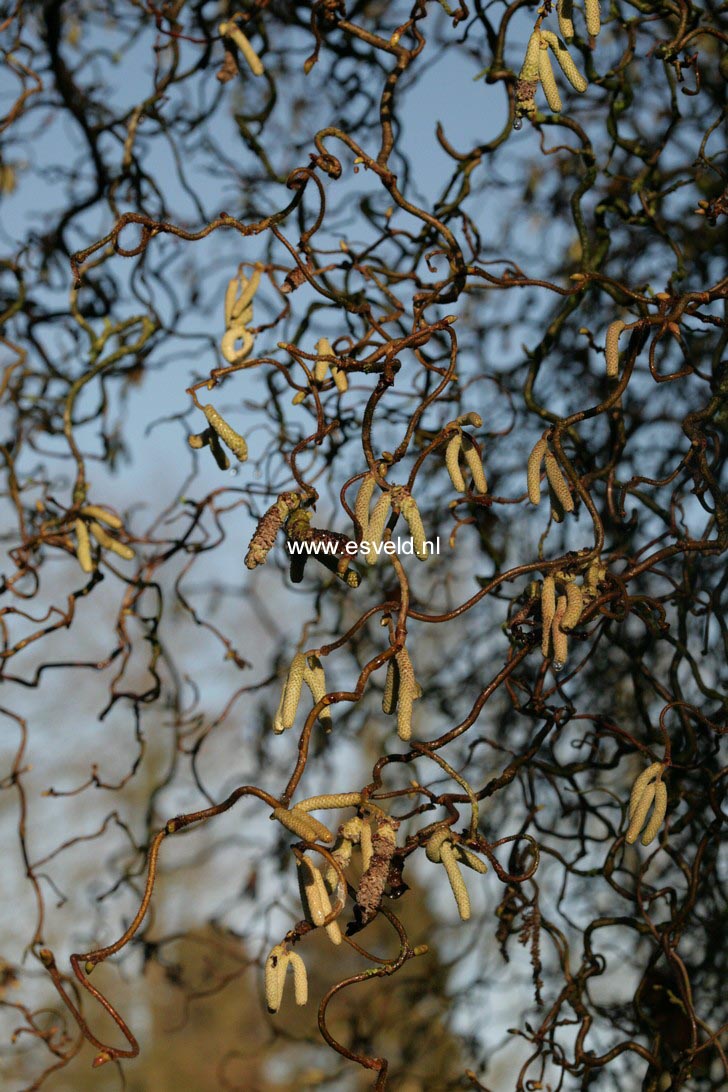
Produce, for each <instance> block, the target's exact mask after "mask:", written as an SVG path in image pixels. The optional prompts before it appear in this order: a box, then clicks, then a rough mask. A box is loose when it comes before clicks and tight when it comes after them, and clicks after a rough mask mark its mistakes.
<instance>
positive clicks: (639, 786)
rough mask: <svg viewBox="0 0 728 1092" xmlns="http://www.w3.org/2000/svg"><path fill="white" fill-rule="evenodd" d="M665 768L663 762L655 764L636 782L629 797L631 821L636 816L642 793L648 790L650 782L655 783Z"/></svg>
mask: <svg viewBox="0 0 728 1092" xmlns="http://www.w3.org/2000/svg"><path fill="white" fill-rule="evenodd" d="M663 769H664V766H663V764H662V763H661V762H653V763H652V765H651V766H648V767H647V769H646V770H643V771H642V773H641V774H640V775H639V777H638V778H637V779H636V780H635V783H634V785H633V786H632V792H631V793H630V797H629V809H628V815H629V818H630V819H631V818H632V816H633V815H634V812H635V808H636V807H637V802H638V801H639V799H640V797H641V796H642V793H643V792H644V791H645V789H646V788H647V786H648V784H649V783H650V781H653V780H654V779H655V778H656V777H657V775H658V774H660V773H662V771H663Z"/></svg>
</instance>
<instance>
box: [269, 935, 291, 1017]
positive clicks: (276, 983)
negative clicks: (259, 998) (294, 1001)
mask: <svg viewBox="0 0 728 1092" xmlns="http://www.w3.org/2000/svg"><path fill="white" fill-rule="evenodd" d="M290 956H291V954H290V952H289V951H288V949H287V948H286V946H285V944H276V946H275V947H274V948H271V950H270V952H269V953H268V958H267V959H266V961H265V1003H266V1005H267V1007H268V1012H278V1010H279V1008H280V1007H281V1001H282V1000H283V986H284V983H285V981H286V970H287V968H288V961H289V959H290Z"/></svg>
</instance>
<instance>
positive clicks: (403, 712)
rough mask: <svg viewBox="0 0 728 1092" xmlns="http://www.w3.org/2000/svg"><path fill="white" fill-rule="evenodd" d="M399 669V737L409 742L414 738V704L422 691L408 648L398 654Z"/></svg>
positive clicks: (402, 649)
mask: <svg viewBox="0 0 728 1092" xmlns="http://www.w3.org/2000/svg"><path fill="white" fill-rule="evenodd" d="M397 668H398V673H399V697H398V701H397V735H398V736H399V738H400V739H402V740H404V741H405V742H407V741H408V740H409V739H411V738H412V704H413V702H415V701H416V700H417V699H418V698H419V696H420V694H421V691H420V688H419V687H418V685H417V680H416V679H415V672H414V668H413V667H412V661H411V660H410V657H409V652H408V651H407V649H406V648H401V649H400V650H399V652H398V653H397Z"/></svg>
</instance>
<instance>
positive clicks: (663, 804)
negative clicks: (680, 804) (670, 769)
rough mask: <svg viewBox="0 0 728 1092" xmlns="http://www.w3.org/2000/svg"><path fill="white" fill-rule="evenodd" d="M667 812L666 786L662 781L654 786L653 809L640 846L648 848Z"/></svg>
mask: <svg viewBox="0 0 728 1092" xmlns="http://www.w3.org/2000/svg"><path fill="white" fill-rule="evenodd" d="M666 812H667V786H666V785H665V782H664V781H658V782H657V784H656V785H655V809H654V811H653V812H652V816H651V817H650V821H649V823H648V824H647V826H646V827H645V831H644V834H643V835H642V845H643V846H648V845H649V844H650V842H651V841H653V839H654V838H655V837H656V835H657V832H658V830H659V829H660V827H661V826H662V822H663V820H664V818H665V813H666Z"/></svg>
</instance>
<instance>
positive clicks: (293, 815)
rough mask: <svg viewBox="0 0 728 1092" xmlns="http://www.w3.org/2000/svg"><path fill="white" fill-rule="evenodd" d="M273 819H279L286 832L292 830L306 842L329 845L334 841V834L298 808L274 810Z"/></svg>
mask: <svg viewBox="0 0 728 1092" xmlns="http://www.w3.org/2000/svg"><path fill="white" fill-rule="evenodd" d="M271 818H273V819H277V820H278V822H279V823H280V824H281V825H282V826H284V827H285V828H286V830H290V831H291V833H292V834H296V835H297V836H298V837H299V838H301V839H302V840H303V841H304V842H316V841H319V842H325V843H326V844H327V845H328V844H330V843H331V842H333V840H334V836H333V834H332V833H331V831H330V830H328V828H327V827H325V826H324V825H323V823H319V821H318V819H314V817H313V816H312V815H307V814H306V812H302V811H298V809H297V808H291V810H290V811H289V810H288V809H287V808H274V809H273V813H272V816H271Z"/></svg>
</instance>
